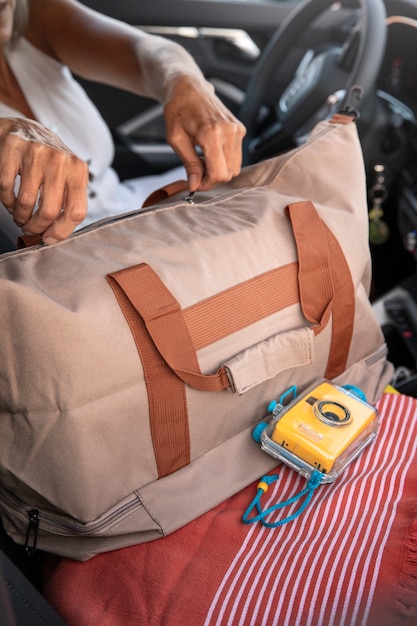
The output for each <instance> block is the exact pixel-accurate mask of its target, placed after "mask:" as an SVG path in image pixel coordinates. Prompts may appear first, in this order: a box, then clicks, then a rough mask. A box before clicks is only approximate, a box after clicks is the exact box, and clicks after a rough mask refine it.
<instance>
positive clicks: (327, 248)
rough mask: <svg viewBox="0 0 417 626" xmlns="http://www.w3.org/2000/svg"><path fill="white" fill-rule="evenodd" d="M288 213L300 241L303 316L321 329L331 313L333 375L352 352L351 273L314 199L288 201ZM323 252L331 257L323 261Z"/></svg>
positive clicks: (330, 369) (330, 362) (330, 366)
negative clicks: (314, 203) (316, 207)
mask: <svg viewBox="0 0 417 626" xmlns="http://www.w3.org/2000/svg"><path fill="white" fill-rule="evenodd" d="M287 216H288V217H289V219H290V221H291V224H292V228H293V231H294V237H295V240H296V244H297V251H298V262H299V268H300V269H299V276H298V282H299V288H300V304H301V308H302V310H303V313H304V316H305V317H306V318H307V319H308V320H309V321H310V322H311V323H312V324H314V325H315V326H316V328H315V331H316V332H317V331H318V332H319V331H320V330H321V329H322V328H323V326H325V325H326V324H327V321H328V318H329V315H330V313H331V314H332V339H331V345H330V352H329V360H328V363H327V369H326V374H325V375H326V377H327V378H330V379H332V378H334V377H335V376H337V375H338V374H341V373H342V372H343V371H344V370H345V369H346V363H347V359H348V355H349V348H350V343H351V339H352V334H353V325H354V316H355V292H354V286H353V282H352V276H351V273H350V270H349V266H348V264H347V262H346V259H345V256H344V254H343V250H342V248H341V247H340V245H339V242H338V241H337V239H336V238H335V236H334V235H333V233H332V232H331V230H330V229H329V228H328V227H327V225H326V224H325V223H324V222H323V221H322V220H321V218H320V216H319V215H318V213H317V211H316V209H315V207H314V205H313V204H312V203H311V202H309V201H303V202H296V203H294V204H291V205H289V206H288V207H287ZM324 256H327V259H328V260H327V261H326V262H325V264H324V265H322V263H323V257H324ZM316 329H317V330H316Z"/></svg>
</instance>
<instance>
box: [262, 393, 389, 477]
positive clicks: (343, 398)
mask: <svg viewBox="0 0 417 626" xmlns="http://www.w3.org/2000/svg"><path fill="white" fill-rule="evenodd" d="M274 404H275V406H273V407H272V408H271V409H270V411H271V412H272V415H273V419H272V420H271V422H270V423H269V424H265V423H262V424H259V425H258V426H257V428H256V429H255V431H254V433H253V437H254V439H255V440H256V441H258V442H259V443H260V444H261V447H262V449H263V450H265V452H268V454H270V455H272V456H274V457H276V458H278V459H280V460H281V461H283V463H285V464H287V465H289V466H290V467H292V468H293V469H295V470H296V471H298V472H299V473H300V474H302V475H303V476H305V477H306V478H310V477H311V475H312V473H313V472H314V471H315V470H318V471H319V472H321V473H322V474H323V477H322V479H321V482H322V483H330V482H333V481H334V480H335V479H336V478H337V477H338V476H339V475H340V473H341V472H342V471H343V470H344V469H345V468H346V466H347V465H349V463H351V462H352V461H353V460H354V459H355V458H356V457H357V456H358V455H359V454H360V453H361V452H362V450H363V449H364V448H365V447H366V446H368V445H369V444H370V443H371V442H372V441H373V439H374V438H375V436H376V433H377V429H378V413H377V410H376V409H375V407H373V406H372V405H370V404H368V403H367V402H366V400H365V399H364V396H363V394H362V393H361V391H360V390H358V389H356V388H352V387H339V386H338V385H334V384H333V383H330V382H329V381H323V382H321V383H320V384H319V385H316V386H314V387H312V388H310V389H309V390H308V391H307V392H305V393H304V394H303V396H301V397H297V398H296V399H295V400H293V401H291V402H290V403H289V404H288V405H287V406H284V405H283V404H280V403H274Z"/></svg>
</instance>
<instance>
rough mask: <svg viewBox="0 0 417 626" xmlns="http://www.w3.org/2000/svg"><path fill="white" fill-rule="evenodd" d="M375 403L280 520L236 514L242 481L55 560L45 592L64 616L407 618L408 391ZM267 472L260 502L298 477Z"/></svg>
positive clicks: (347, 621) (412, 416)
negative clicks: (356, 450)
mask: <svg viewBox="0 0 417 626" xmlns="http://www.w3.org/2000/svg"><path fill="white" fill-rule="evenodd" d="M378 409H379V412H380V415H381V426H380V430H379V433H378V436H377V439H376V441H375V442H374V443H373V444H372V445H371V446H370V447H369V448H367V449H366V451H365V452H364V453H363V454H362V455H361V456H360V457H359V458H358V459H357V460H356V461H355V462H354V463H352V465H350V466H349V467H348V468H347V470H346V471H345V472H344V473H343V474H342V475H341V476H340V477H339V478H338V479H337V480H336V481H335V482H334V483H332V484H331V485H322V486H320V487H319V488H318V489H316V491H315V492H314V495H313V500H312V502H311V503H310V505H309V507H308V508H307V510H306V512H305V513H303V514H302V515H301V516H300V517H299V518H297V519H296V520H295V521H293V522H291V523H290V524H286V525H284V526H282V527H280V528H276V529H268V528H265V527H263V526H261V525H260V524H253V525H251V526H246V525H245V524H243V523H242V521H241V518H242V515H243V512H244V510H245V509H246V507H247V506H248V504H249V502H250V501H251V499H252V498H253V497H254V495H255V492H256V484H255V485H251V486H250V487H248V488H246V489H244V490H243V491H241V492H240V493H239V494H237V495H236V496H234V497H233V498H230V499H229V500H227V501H226V502H223V503H222V504H221V505H220V506H219V507H216V509H213V510H212V511H210V512H209V513H207V514H206V515H204V516H202V517H201V518H199V519H198V520H195V521H194V522H192V523H191V524H188V525H187V526H186V527H184V528H182V529H180V530H179V531H177V532H176V533H173V534H172V535H170V536H168V537H165V538H163V539H158V540H157V541H154V542H152V543H149V544H143V545H140V546H132V547H130V548H125V549H123V550H118V551H115V552H112V553H107V554H101V555H98V556H97V557H94V558H93V559H91V560H90V561H87V562H86V563H75V562H73V561H69V560H65V559H63V560H61V561H60V562H59V564H58V566H57V567H56V569H55V571H54V573H53V574H52V575H51V577H50V579H49V581H48V584H47V588H46V592H47V596H48V598H49V599H50V600H51V601H52V603H53V604H54V605H55V607H56V608H57V609H58V610H59V611H60V612H61V614H62V615H63V617H64V618H65V619H66V621H67V623H68V625H69V626H72V625H74V626H90V625H91V626H93V625H94V626H96V624H100V626H122V625H123V626H126V625H127V624H129V625H130V624H135V625H136V624H146V626H162V625H166V626H203V625H204V626H215V625H218V626H225V625H227V624H230V625H233V626H237V625H239V624H241V625H243V626H250V625H254V626H260V625H262V626H263V625H265V626H270V625H271V626H272V625H274V624H276V625H277V626H416V625H417V401H416V400H415V399H412V398H409V397H406V396H401V395H395V394H385V395H384V396H383V397H382V399H381V400H380V402H379V405H378ZM278 472H279V474H280V479H279V480H278V482H277V483H275V484H274V485H273V487H270V489H269V491H268V492H267V494H266V495H265V496H264V499H265V506H268V505H271V504H274V503H275V502H279V501H283V500H285V499H287V498H288V497H291V496H292V495H294V494H295V493H297V492H298V491H300V490H301V489H302V488H303V487H304V486H305V484H306V483H305V479H303V478H302V477H300V476H299V475H298V474H296V473H295V472H294V471H293V470H291V469H289V468H287V467H284V466H281V467H280V468H279V469H278Z"/></svg>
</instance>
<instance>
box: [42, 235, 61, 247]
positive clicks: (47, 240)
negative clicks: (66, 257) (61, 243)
mask: <svg viewBox="0 0 417 626" xmlns="http://www.w3.org/2000/svg"><path fill="white" fill-rule="evenodd" d="M42 241H43V243H44V244H45V245H46V246H53V245H54V243H58V239H54V238H53V237H45V238H43V239H42Z"/></svg>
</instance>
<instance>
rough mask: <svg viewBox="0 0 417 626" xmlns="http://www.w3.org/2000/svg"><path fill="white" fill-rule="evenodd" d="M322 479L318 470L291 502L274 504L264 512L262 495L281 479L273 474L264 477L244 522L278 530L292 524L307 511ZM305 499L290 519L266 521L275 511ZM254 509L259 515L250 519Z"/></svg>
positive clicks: (244, 516)
mask: <svg viewBox="0 0 417 626" xmlns="http://www.w3.org/2000/svg"><path fill="white" fill-rule="evenodd" d="M322 478H323V474H322V473H321V472H319V471H318V470H315V471H314V472H313V473H312V474H311V477H310V480H309V481H308V483H307V486H306V487H305V489H303V490H302V491H300V493H297V494H296V495H295V496H293V497H292V498H290V499H289V500H285V502H280V503H278V504H274V505H273V506H271V507H269V508H268V509H265V510H262V507H261V497H262V495H263V494H264V493H265V492H266V491H268V488H269V485H272V483H274V482H275V481H277V480H278V479H279V475H278V474H271V475H269V476H263V477H262V478H261V480H260V482H259V483H258V487H257V491H256V496H255V497H254V499H253V500H252V502H251V503H250V505H249V506H248V508H247V509H246V511H245V513H244V515H243V518H242V520H243V522H244V523H245V524H252V523H253V522H261V524H262V526H265V527H266V528H277V527H278V526H282V525H283V524H286V523H287V522H292V521H293V520H294V519H295V518H296V517H298V516H299V515H301V513H302V512H303V511H305V509H306V508H307V506H308V504H309V503H310V501H311V498H312V497H313V493H314V491H315V489H317V487H318V486H319V485H320V483H321V481H322ZM303 497H305V500H304V502H303V503H302V504H301V506H300V508H299V509H297V511H295V512H294V513H293V514H292V515H289V516H288V517H285V518H284V519H282V520H278V521H277V522H267V521H266V519H265V518H266V517H267V516H268V515H270V514H271V513H274V511H278V510H279V509H282V508H284V507H286V506H290V505H291V504H294V502H297V500H300V499H301V498H303ZM254 508H256V510H257V511H258V515H255V516H254V517H249V515H250V513H251V511H252V510H253V509H254Z"/></svg>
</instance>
